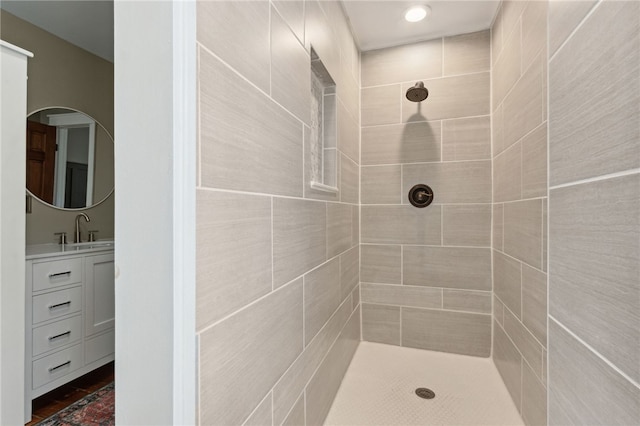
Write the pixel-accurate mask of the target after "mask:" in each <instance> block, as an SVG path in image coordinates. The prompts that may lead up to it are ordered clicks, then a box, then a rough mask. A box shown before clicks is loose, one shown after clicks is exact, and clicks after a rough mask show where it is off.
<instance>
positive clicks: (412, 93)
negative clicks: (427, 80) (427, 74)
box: [406, 81, 429, 102]
mask: <svg viewBox="0 0 640 426" xmlns="http://www.w3.org/2000/svg"><path fill="white" fill-rule="evenodd" d="M406 96H407V99H409V100H410V101H411V102H422V101H424V100H425V99H427V97H428V96H429V91H428V90H427V88H426V87H424V83H423V82H421V81H419V82H417V83H416V84H415V86H413V87H409V89H407V95H406Z"/></svg>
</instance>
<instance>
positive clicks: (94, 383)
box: [27, 362, 114, 426]
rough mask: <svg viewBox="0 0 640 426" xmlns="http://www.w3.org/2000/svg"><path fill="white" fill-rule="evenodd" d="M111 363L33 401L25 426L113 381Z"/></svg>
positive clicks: (35, 422)
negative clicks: (29, 417)
mask: <svg viewBox="0 0 640 426" xmlns="http://www.w3.org/2000/svg"><path fill="white" fill-rule="evenodd" d="M113 378H114V374H113V362H110V363H108V364H106V365H104V366H102V367H100V368H98V369H96V370H93V371H92V372H90V373H87V374H85V375H84V376H82V377H78V378H77V379H75V380H73V381H71V382H69V383H67V384H66V385H62V386H60V387H59V388H57V389H54V390H52V391H51V392H49V393H45V394H44V395H42V396H40V397H38V398H36V399H34V400H33V414H32V417H31V422H29V423H27V426H31V425H35V424H37V423H38V422H41V421H43V420H44V419H46V418H47V417H49V416H51V415H53V414H55V413H57V412H58V411H60V410H62V409H63V408H65V407H68V406H69V405H71V404H73V403H74V402H76V401H78V400H80V399H82V398H83V397H85V396H87V395H89V394H90V393H92V392H95V391H97V390H98V389H100V388H102V387H103V386H106V385H108V384H109V383H111V382H112V381H113Z"/></svg>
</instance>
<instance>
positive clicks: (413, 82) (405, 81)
mask: <svg viewBox="0 0 640 426" xmlns="http://www.w3.org/2000/svg"><path fill="white" fill-rule="evenodd" d="M489 72H490V70H488V69H487V70H484V71H473V72H468V73H461V74H450V75H447V76H444V75H441V76H436V77H422V78H420V77H417V78H416V79H413V80H403V81H396V82H393V83H385V84H373V85H371V86H362V87H360V90H364V89H374V88H379V87H387V86H395V85H396V84H399V85H400V87H402V85H403V84H410V85H411V86H413V85H414V84H415V83H416V81H423V82H424V84H425V86H426V85H427V82H428V81H434V80H442V79H445V78H453V77H466V76H470V75H478V74H487V73H489ZM401 90H402V89H401Z"/></svg>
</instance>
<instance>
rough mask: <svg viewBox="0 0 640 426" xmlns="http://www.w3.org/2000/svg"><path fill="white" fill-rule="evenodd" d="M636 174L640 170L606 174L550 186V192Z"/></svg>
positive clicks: (639, 172)
mask: <svg viewBox="0 0 640 426" xmlns="http://www.w3.org/2000/svg"><path fill="white" fill-rule="evenodd" d="M635 174H640V168H636V169H630V170H625V171H622V172H615V173H609V174H606V175H601V176H597V177H592V178H586V179H581V180H577V181H573V182H569V183H562V184H559V185H554V186H550V187H549V190H550V191H553V190H555V189H562V188H569V187H572V186H577V185H584V184H587V183H593V182H601V181H605V180H608V179H615V178H619V177H624V176H631V175H635Z"/></svg>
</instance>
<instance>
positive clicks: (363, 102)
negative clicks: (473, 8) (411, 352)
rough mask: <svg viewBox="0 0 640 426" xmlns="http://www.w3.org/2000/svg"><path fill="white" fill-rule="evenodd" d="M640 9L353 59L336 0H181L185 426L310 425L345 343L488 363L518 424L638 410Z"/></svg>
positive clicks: (598, 6)
mask: <svg viewBox="0 0 640 426" xmlns="http://www.w3.org/2000/svg"><path fill="white" fill-rule="evenodd" d="M372 7H375V6H372ZM639 17H640V4H639V3H637V2H631V1H629V2H625V1H611V2H610V1H600V2H597V1H582V2H563V1H551V2H546V1H504V2H503V3H502V4H501V6H500V8H499V10H498V13H497V15H496V17H495V19H494V22H493V24H492V26H491V28H488V29H486V30H483V31H479V32H474V33H470V34H462V35H452V36H447V37H443V38H438V39H434V40H428V41H424V42H419V43H414V44H408V45H403V46H397V47H392V48H387V49H382V50H376V51H368V52H359V51H358V48H357V45H356V42H355V41H354V38H353V36H352V34H351V31H350V28H349V23H348V20H347V18H346V16H345V14H344V12H343V10H342V7H341V5H340V4H339V3H338V2H333V1H320V2H318V1H313V0H308V1H276V0H272V1H255V2H231V1H230V2H218V1H216V2H209V1H203V2H199V3H198V6H197V19H198V22H197V41H198V93H199V102H198V108H199V119H198V127H199V139H198V181H197V200H198V201H197V203H198V204H197V209H198V210H197V211H198V217H197V249H198V251H197V253H198V258H197V336H198V342H199V405H198V421H199V423H201V424H269V425H271V424H278V425H280V424H291V425H300V424H308V425H311V424H322V423H323V421H324V419H325V418H326V416H327V413H328V412H329V409H330V407H331V404H332V401H333V398H334V396H335V394H336V393H337V391H338V388H339V387H340V383H341V380H342V378H343V376H344V374H345V372H346V370H347V368H348V366H349V364H350V362H351V358H352V356H353V354H354V352H355V351H356V348H357V346H358V342H359V341H360V340H366V341H372V342H380V343H385V344H389V345H401V346H408V347H412V348H420V349H427V350H434V351H443V352H451V353H456V354H463V355H471V356H479V357H491V358H492V359H493V361H494V362H495V365H496V367H497V369H498V371H499V372H500V375H501V377H502V379H503V381H504V383H505V386H506V388H507V389H508V391H509V393H510V395H511V397H512V400H513V401H514V404H515V405H516V407H517V408H518V410H519V411H520V413H521V416H522V418H523V420H524V421H525V423H527V424H546V423H549V424H567V423H590V422H591V423H607V422H611V421H612V419H614V420H615V423H620V424H625V423H626V424H633V423H638V421H640V387H639V386H638V383H639V382H640V377H639V376H638V374H639V372H640V370H639V369H638V365H640V327H638V326H639V325H640V282H639V278H638V277H639V276H640V269H639V268H640V267H639V266H638V265H639V264H640V232H639V229H640V106H639V105H640V18H639ZM231 40H232V41H233V43H231V42H230V41H231ZM311 48H313V51H314V52H315V54H317V56H318V57H319V59H320V60H321V61H322V63H323V65H324V67H325V68H326V70H327V71H328V73H329V74H330V75H331V77H332V79H333V81H334V82H335V95H334V94H332V93H329V95H330V96H335V101H336V102H335V107H336V109H335V113H336V114H335V116H336V122H335V123H328V124H327V125H328V126H334V134H335V136H336V137H335V141H332V142H327V141H325V144H328V145H325V147H324V148H325V149H324V152H326V153H327V155H326V156H325V158H324V159H323V160H322V161H325V162H326V163H324V166H326V167H325V168H324V169H323V170H325V171H326V170H333V171H334V173H335V174H334V175H332V176H334V179H328V180H327V179H325V182H326V183H330V184H331V185H327V186H335V187H336V188H337V190H331V189H330V188H325V187H320V189H318V188H319V187H318V186H315V187H314V186H312V184H311V181H312V180H314V179H316V177H315V175H314V174H316V173H317V170H318V165H317V164H315V163H314V162H315V161H317V157H316V156H314V155H311V153H312V152H314V153H317V152H318V151H317V147H315V146H313V145H312V144H313V143H314V142H313V140H312V137H311V135H312V133H313V132H312V127H313V126H314V123H312V119H311V114H310V109H311V106H310V104H311V102H310V93H311V83H310V72H311V71H310V69H311V57H312V55H311ZM416 81H424V83H425V86H426V87H427V88H428V89H429V92H430V95H429V98H428V99H427V100H425V101H423V102H422V103H412V102H409V101H407V100H406V99H405V98H404V92H405V91H406V89H407V88H408V87H410V86H413V85H414V84H415V83H416ZM419 183H424V184H427V185H429V186H430V187H431V188H432V189H433V191H434V202H433V204H431V205H430V206H428V207H426V208H423V209H419V208H415V207H413V206H412V205H410V204H409V202H408V199H407V192H408V191H409V189H410V188H411V187H412V186H413V185H415V184H419ZM547 247H549V249H548V250H547ZM547 289H548V290H547ZM547 330H549V335H548V336H547ZM547 360H548V361H549V362H548V365H547ZM425 368H428V366H426V367H425ZM585 372H588V373H585ZM547 390H548V391H547ZM547 401H549V404H548V408H547Z"/></svg>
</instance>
